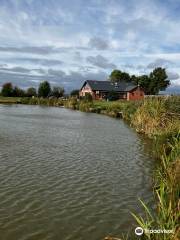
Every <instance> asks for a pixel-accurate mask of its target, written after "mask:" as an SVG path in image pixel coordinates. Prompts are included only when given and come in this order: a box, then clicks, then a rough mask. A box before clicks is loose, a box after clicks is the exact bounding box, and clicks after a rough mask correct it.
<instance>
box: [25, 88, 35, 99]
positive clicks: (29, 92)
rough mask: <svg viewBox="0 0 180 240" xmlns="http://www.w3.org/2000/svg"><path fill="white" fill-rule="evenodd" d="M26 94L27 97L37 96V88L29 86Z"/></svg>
mask: <svg viewBox="0 0 180 240" xmlns="http://www.w3.org/2000/svg"><path fill="white" fill-rule="evenodd" d="M26 96H27V97H33V96H34V97H36V96H37V92H36V89H35V88H33V87H30V88H28V89H27V91H26Z"/></svg>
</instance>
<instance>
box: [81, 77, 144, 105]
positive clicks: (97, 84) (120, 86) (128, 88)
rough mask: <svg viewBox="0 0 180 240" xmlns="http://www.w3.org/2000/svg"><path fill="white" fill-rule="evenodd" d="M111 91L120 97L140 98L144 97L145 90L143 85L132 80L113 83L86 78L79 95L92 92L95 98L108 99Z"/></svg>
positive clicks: (125, 98) (126, 98) (127, 98)
mask: <svg viewBox="0 0 180 240" xmlns="http://www.w3.org/2000/svg"><path fill="white" fill-rule="evenodd" d="M110 92H116V93H117V96H118V98H119V99H124V100H128V101H129V100H140V99H143V98H144V91H143V89H142V88H141V87H139V86H137V85H134V84H132V83H131V82H118V83H112V82H110V81H96V80H86V81H85V82H84V84H83V85H82V87H81V89H80V92H79V95H80V96H81V97H83V96H85V95H86V94H91V95H92V97H93V99H95V100H102V99H108V94H109V93H110Z"/></svg>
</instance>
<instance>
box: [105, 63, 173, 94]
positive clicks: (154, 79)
mask: <svg viewBox="0 0 180 240" xmlns="http://www.w3.org/2000/svg"><path fill="white" fill-rule="evenodd" d="M109 80H110V81H112V82H131V83H133V84H135V85H139V86H140V87H142V88H143V89H144V92H145V94H146V95H156V94H158V93H159V91H164V90H166V88H167V87H168V86H169V85H170V81H169V79H168V76H167V73H166V69H165V68H161V67H158V68H155V69H154V70H153V71H152V72H150V74H149V75H146V74H144V75H141V76H136V75H130V74H129V73H127V72H123V71H121V70H117V69H116V70H113V71H112V72H111V74H110V76H109Z"/></svg>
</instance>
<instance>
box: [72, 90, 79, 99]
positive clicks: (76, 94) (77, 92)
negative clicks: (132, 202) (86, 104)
mask: <svg viewBox="0 0 180 240" xmlns="http://www.w3.org/2000/svg"><path fill="white" fill-rule="evenodd" d="M70 95H71V97H73V96H75V97H79V90H78V89H74V90H72V91H71V94H70Z"/></svg>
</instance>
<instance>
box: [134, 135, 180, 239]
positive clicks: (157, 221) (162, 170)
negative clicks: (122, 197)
mask: <svg viewBox="0 0 180 240" xmlns="http://www.w3.org/2000/svg"><path fill="white" fill-rule="evenodd" d="M179 136H180V132H179V133H178V136H177V137H176V138H174V139H173V142H172V143H171V144H169V145H170V146H169V148H170V149H171V151H170V152H169V154H167V153H166V150H165V149H164V154H163V155H162V157H161V164H160V166H159V167H158V169H157V170H156V172H155V177H154V181H155V183H154V194H155V198H156V200H157V213H156V214H154V215H152V213H151V211H150V209H149V208H148V207H147V206H146V205H145V203H144V202H143V201H141V200H140V202H141V204H142V206H143V207H144V209H145V213H146V217H145V218H142V217H141V216H137V215H135V214H132V215H133V216H134V218H135V219H136V221H137V223H138V224H139V225H140V226H141V227H142V228H143V229H162V230H163V229H166V230H173V231H174V233H173V234H165V233H164V234H163V233H161V234H155V233H154V234H146V235H145V237H146V239H155V240H161V239H163V240H178V239H179V237H180V228H179V220H180V199H179V196H180V138H179Z"/></svg>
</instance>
